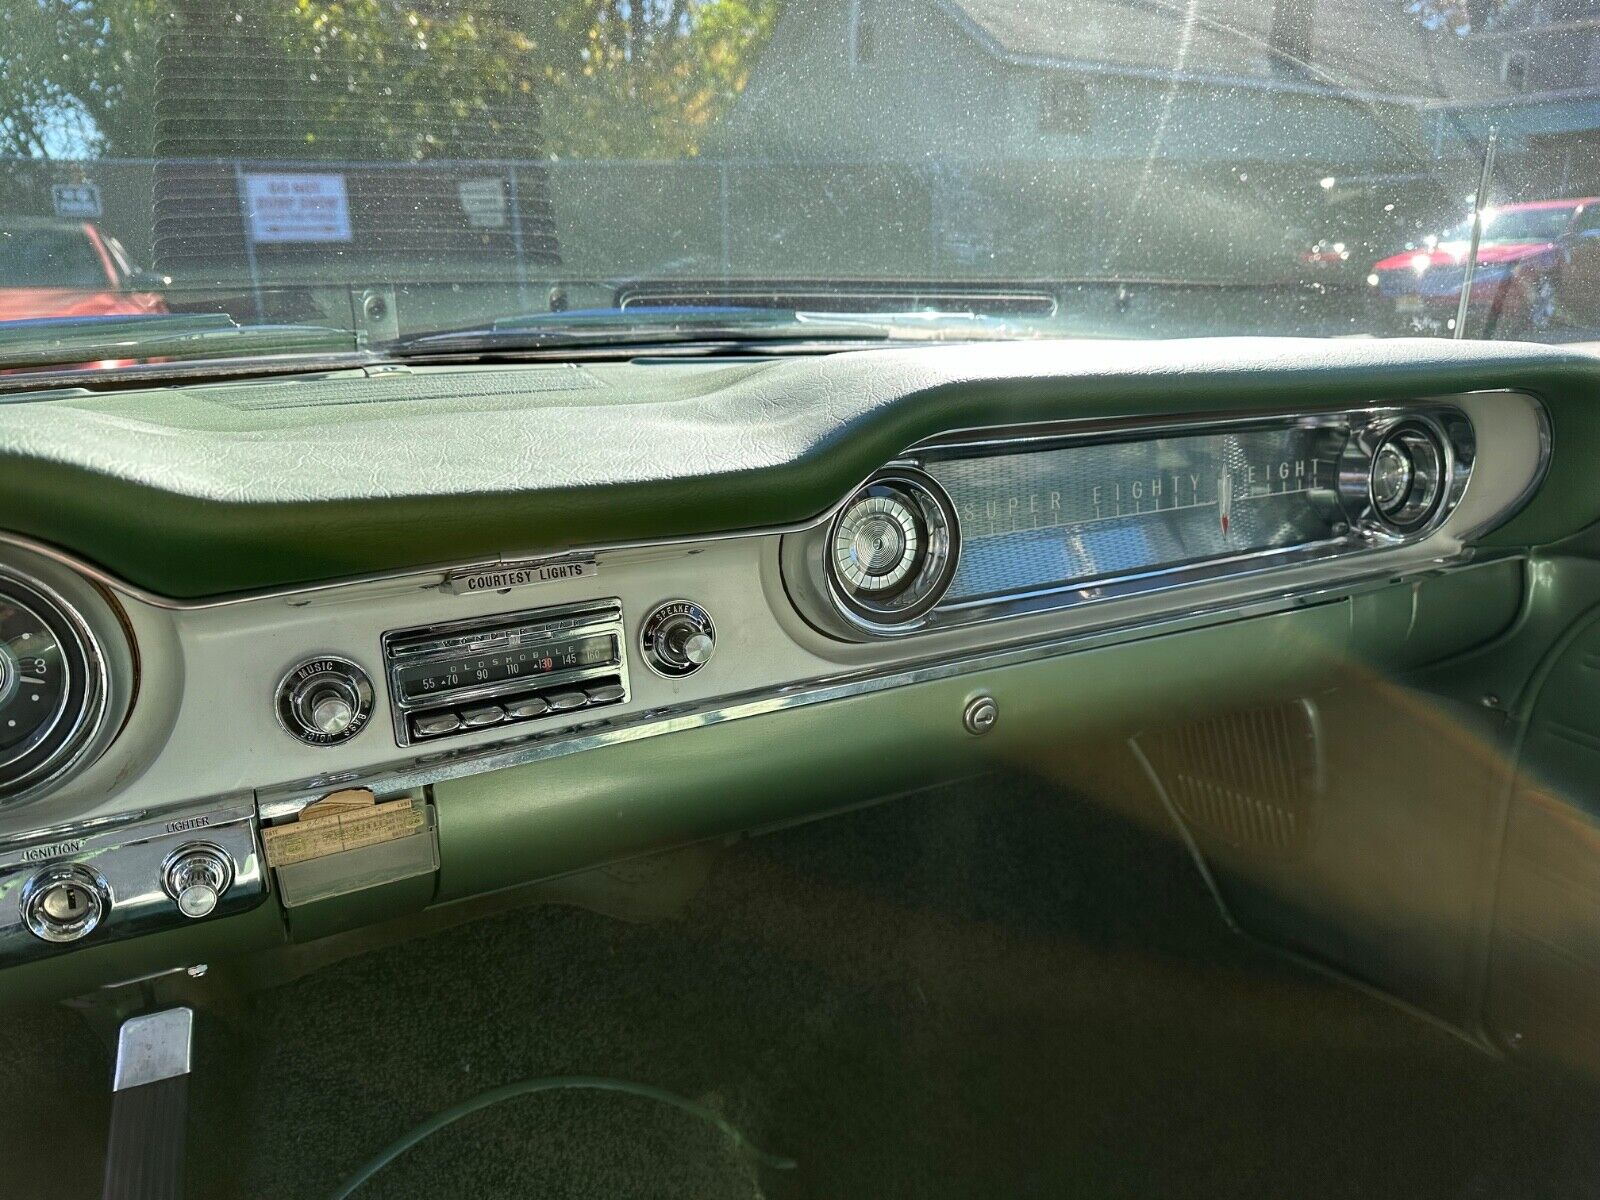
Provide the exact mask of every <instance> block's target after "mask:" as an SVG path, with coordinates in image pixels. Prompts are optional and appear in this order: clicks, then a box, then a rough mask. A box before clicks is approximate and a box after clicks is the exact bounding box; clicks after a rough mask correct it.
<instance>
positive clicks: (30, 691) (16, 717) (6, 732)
mask: <svg viewBox="0 0 1600 1200" xmlns="http://www.w3.org/2000/svg"><path fill="white" fill-rule="evenodd" d="M105 711H106V680H105V664H104V659H103V657H102V655H101V653H100V649H99V646H98V645H97V644H96V642H95V640H94V636H93V635H92V634H91V633H90V632H89V627H88V625H87V624H86V623H85V622H84V621H83V618H82V617H80V616H79V615H78V613H77V612H76V611H75V610H74V609H72V608H71V607H70V606H69V605H68V604H67V603H66V602H65V601H63V600H61V599H59V598H58V597H56V596H55V595H54V594H53V593H51V592H49V591H47V590H46V589H45V588H43V587H42V586H40V585H38V584H35V583H33V582H31V581H27V580H24V579H22V578H20V577H18V576H14V575H10V574H6V573H0V804H4V803H6V802H7V801H9V800H14V799H18V798H20V797H21V795H22V794H23V793H25V792H29V791H31V790H33V789H35V788H36V787H38V786H40V785H42V784H44V783H47V782H49V781H50V780H52V779H54V778H56V777H57V776H59V775H60V774H62V773H63V772H64V771H66V770H67V769H68V768H69V767H70V766H71V765H72V764H73V763H74V762H75V761H76V759H77V757H78V755H79V753H80V752H81V751H82V750H83V749H84V747H85V746H86V745H87V744H88V743H89V741H90V739H91V738H93V737H94V735H95V733H96V732H97V731H98V730H99V728H100V724H101V721H102V720H103V718H104V715H105Z"/></svg>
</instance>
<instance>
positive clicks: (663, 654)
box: [639, 600, 717, 679]
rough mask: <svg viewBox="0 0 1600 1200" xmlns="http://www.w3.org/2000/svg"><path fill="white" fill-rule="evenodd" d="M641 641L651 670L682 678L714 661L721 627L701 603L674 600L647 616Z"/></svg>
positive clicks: (670, 676)
mask: <svg viewBox="0 0 1600 1200" xmlns="http://www.w3.org/2000/svg"><path fill="white" fill-rule="evenodd" d="M639 641H640V643H641V645H642V648H643V650H644V657H645V661H646V662H647V663H649V664H650V669H651V670H653V671H655V672H656V673H657V674H658V675H666V676H668V677H669V678H673V679H679V678H682V677H683V676H685V675H693V674H694V673H695V672H696V671H698V670H699V669H700V668H701V667H703V666H705V665H706V663H708V662H710V661H711V656H712V654H713V653H715V651H716V648H717V630H716V626H715V625H713V624H712V621H711V614H710V613H708V612H706V610H705V609H703V608H701V607H700V606H699V605H698V604H695V603H693V602H692V601H689V600H674V601H671V602H670V603H667V604H663V605H661V606H660V607H659V608H657V609H656V610H655V611H654V612H652V613H651V614H650V615H649V616H648V617H646V618H645V621H644V626H643V628H642V629H641V630H640V634H639Z"/></svg>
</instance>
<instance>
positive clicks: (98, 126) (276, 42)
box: [0, 0, 778, 161]
mask: <svg viewBox="0 0 1600 1200" xmlns="http://www.w3.org/2000/svg"><path fill="white" fill-rule="evenodd" d="M777 2H778V0H549V3H547V4H539V3H534V2H529V0H473V2H471V3H460V4H452V3H448V2H447V0H228V2H225V0H169V2H165V3H164V2H161V0H0V43H3V44H4V45H5V46H6V48H7V49H6V63H5V70H4V71H0V153H3V154H12V155H21V156H24V157H51V156H61V155H65V154H84V155H122V156H138V157H142V156H145V155H149V154H152V153H158V152H163V150H162V146H161V145H160V144H159V143H160V142H161V141H162V140H164V139H167V138H170V137H171V136H173V134H172V132H171V128H168V127H167V126H165V125H164V126H163V129H162V130H161V131H160V132H159V133H158V130H157V127H156V113H157V111H158V105H157V102H156V101H157V88H156V72H157V70H158V69H160V70H162V71H165V72H169V73H170V74H169V78H168V81H167V83H166V84H165V85H164V86H163V89H162V92H163V96H164V97H165V96H167V95H178V96H186V97H188V101H187V102H188V103H191V104H192V105H193V109H194V111H193V112H192V113H191V112H182V111H179V112H176V113H175V112H173V111H172V105H171V104H170V103H164V105H163V106H162V107H161V111H162V116H163V120H164V121H166V120H169V119H170V120H175V121H177V122H179V125H177V126H173V127H172V128H177V129H179V131H180V133H181V135H182V136H180V137H179V138H178V140H179V141H180V142H183V143H185V144H190V143H192V142H193V141H194V140H195V138H197V137H199V135H200V134H202V133H204V132H206V129H205V128H204V127H206V126H209V132H210V134H211V135H212V136H213V137H214V138H216V139H219V145H220V144H222V143H226V142H230V141H231V142H235V143H241V142H242V143H246V144H247V147H248V149H246V147H241V150H244V151H246V152H248V153H251V154H252V155H254V156H257V157H270V156H273V155H281V156H283V157H288V158H338V157H362V158H386V159H393V160H399V161H422V160H427V159H437V158H447V157H457V158H463V157H464V158H472V157H524V156H532V155H534V154H538V153H540V152H541V151H543V150H544V149H548V150H549V151H550V152H553V153H556V154H559V155H608V156H610V155H629V156H641V157H655V156H665V157H676V156H681V155H687V154H693V153H695V152H696V151H697V150H698V147H699V142H700V137H701V135H702V133H703V131H704V129H705V127H706V126H707V125H708V124H709V123H710V122H711V121H712V120H714V118H715V116H716V115H717V113H718V112H720V111H721V110H722V108H723V106H725V105H726V104H727V103H728V102H729V101H730V100H731V99H732V98H733V97H734V96H735V95H737V93H738V91H739V90H740V89H741V88H742V87H743V86H744V83H745V81H746V80H747V78H748V77H749V72H750V68H751V65H752V63H753V61H754V57H755V55H756V54H757V53H759V51H760V49H761V48H762V46H763V45H764V44H765V40H766V37H767V34H768V33H769V32H770V29H771V26H772V23H773V20H774V18H775V14H776V5H777ZM175 39H176V40H175ZM185 39H187V40H185ZM158 64H159V68H158ZM174 80H176V86H174ZM185 87H187V88H188V89H189V90H188V91H187V92H186V91H185V90H184V89H185ZM540 109H542V110H543V112H544V114H545V121H544V136H543V137H542V138H540V137H537V136H534V130H535V128H536V126H537V124H538V119H537V115H536V114H537V112H538V111H539V110H540ZM286 138H287V139H288V140H287V141H286V140H285V139H286ZM291 143H292V144H291ZM236 152H238V151H236Z"/></svg>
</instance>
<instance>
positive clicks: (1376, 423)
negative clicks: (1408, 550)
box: [1339, 407, 1476, 546]
mask: <svg viewBox="0 0 1600 1200" xmlns="http://www.w3.org/2000/svg"><path fill="white" fill-rule="evenodd" d="M1391 446H1396V447H1399V448H1401V450H1402V451H1403V452H1404V453H1405V454H1406V456H1407V461H1408V462H1409V464H1410V468H1411V469H1410V478H1409V479H1408V481H1407V485H1406V488H1405V492H1404V494H1403V498H1402V501H1401V503H1400V504H1399V505H1397V506H1394V507H1392V508H1391V507H1389V506H1386V505H1384V504H1383V503H1382V502H1381V501H1380V499H1379V496H1378V493H1377V479H1376V477H1377V471H1378V462H1379V458H1380V456H1381V455H1382V454H1383V453H1384V451H1385V449H1386V448H1388V447H1391ZM1475 452H1476V445H1475V441H1474V436H1473V432H1472V426H1471V424H1470V423H1469V422H1468V421H1467V419H1466V417H1465V415H1464V414H1462V413H1460V411H1459V410H1456V409H1451V408H1443V407H1441V408H1437V409H1434V410H1432V411H1427V412H1408V413H1400V414H1396V413H1389V414H1386V415H1385V416H1384V417H1382V418H1381V419H1377V420H1373V421H1370V422H1366V423H1363V424H1359V425H1357V426H1355V427H1354V428H1352V430H1351V433H1350V439H1349V441H1348V442H1346V443H1345V450H1344V454H1343V455H1342V456H1341V459H1340V464H1339V501H1340V503H1341V504H1342V505H1343V507H1344V510H1345V513H1346V515H1347V517H1348V519H1349V521H1350V525H1351V528H1352V529H1353V530H1354V531H1355V532H1356V533H1357V534H1358V535H1359V536H1360V537H1362V538H1364V539H1366V541H1367V542H1368V543H1370V544H1371V545H1373V546H1382V545H1393V544H1396V543H1397V542H1402V541H1410V540H1413V539H1415V538H1417V537H1421V536H1425V535H1426V534H1427V533H1429V532H1431V531H1432V530H1433V529H1435V528H1437V527H1438V526H1439V525H1440V524H1441V523H1442V522H1443V521H1444V519H1445V518H1446V517H1447V516H1448V515H1449V513H1450V510H1451V509H1452V508H1454V507H1455V505H1456V503H1457V501H1459V500H1460V499H1461V496H1462V493H1463V492H1465V491H1466V486H1467V480H1468V478H1469V476H1470V474H1471V471H1472V462H1473V458H1474V457H1475Z"/></svg>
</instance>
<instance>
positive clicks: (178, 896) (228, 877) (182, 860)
mask: <svg viewBox="0 0 1600 1200" xmlns="http://www.w3.org/2000/svg"><path fill="white" fill-rule="evenodd" d="M232 882H233V860H232V859H230V858H229V857H228V856H227V854H226V853H225V852H224V851H222V850H221V849H219V848H218V847H216V846H213V845H211V844H210V843H209V842H193V843H190V844H189V845H187V846H180V847H179V848H178V849H177V850H175V851H173V853H172V854H171V856H170V857H168V859H167V864H166V868H165V870H164V871H163V872H162V879H161V884H162V886H163V887H164V888H165V889H166V891H167V895H169V896H171V897H172V898H173V900H174V901H176V902H177V905H178V911H179V912H181V913H182V914H183V915H184V916H186V917H189V918H191V919H192V920H198V919H199V918H201V917H205V916H210V915H211V912H212V910H213V909H215V908H216V907H217V901H219V900H221V899H222V894H223V893H224V892H226V891H227V890H228V885H229V884H231V883H232Z"/></svg>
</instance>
